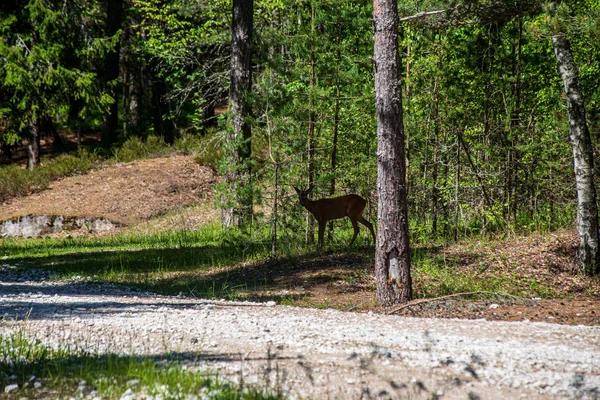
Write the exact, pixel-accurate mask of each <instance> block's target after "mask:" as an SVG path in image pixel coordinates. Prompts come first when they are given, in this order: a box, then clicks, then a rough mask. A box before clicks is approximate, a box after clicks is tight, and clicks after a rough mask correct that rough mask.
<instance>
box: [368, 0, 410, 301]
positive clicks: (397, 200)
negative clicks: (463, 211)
mask: <svg viewBox="0 0 600 400" xmlns="http://www.w3.org/2000/svg"><path fill="white" fill-rule="evenodd" d="M373 22H374V29H375V34H374V40H375V57H374V66H375V107H376V110H377V192H378V196H379V205H378V209H377V217H378V229H377V244H376V247H375V280H376V283H377V301H378V302H379V304H381V305H383V306H389V305H392V304H397V303H404V302H407V301H410V300H411V299H412V280H411V275H410V249H409V241H408V205H407V190H406V179H405V170H406V162H405V158H404V156H405V155H404V125H403V121H402V87H401V84H400V57H399V54H398V3H397V0H374V2H373Z"/></svg>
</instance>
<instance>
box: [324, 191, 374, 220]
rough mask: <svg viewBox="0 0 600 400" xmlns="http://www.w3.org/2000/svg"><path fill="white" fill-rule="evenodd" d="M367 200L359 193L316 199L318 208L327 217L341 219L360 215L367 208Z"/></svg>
mask: <svg viewBox="0 0 600 400" xmlns="http://www.w3.org/2000/svg"><path fill="white" fill-rule="evenodd" d="M366 204H367V201H366V200H365V199H363V198H362V197H360V196H359V195H357V194H349V195H346V196H340V197H334V198H331V199H321V200H317V201H315V206H316V208H317V210H318V211H319V212H320V213H322V214H323V215H326V216H327V219H339V218H344V217H347V216H349V217H354V216H358V215H360V214H361V213H362V211H363V210H364V209H365V206H366Z"/></svg>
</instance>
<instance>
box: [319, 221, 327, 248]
mask: <svg viewBox="0 0 600 400" xmlns="http://www.w3.org/2000/svg"><path fill="white" fill-rule="evenodd" d="M325 225H327V221H319V242H318V245H317V247H318V248H319V250H321V249H322V248H323V236H324V235H325Z"/></svg>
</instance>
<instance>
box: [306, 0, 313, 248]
mask: <svg viewBox="0 0 600 400" xmlns="http://www.w3.org/2000/svg"><path fill="white" fill-rule="evenodd" d="M310 15H311V20H310V21H311V22H310V27H311V28H310V35H311V43H310V81H309V84H308V87H309V93H308V143H307V147H308V148H307V155H308V187H309V188H311V187H314V186H315V100H314V89H315V7H314V6H313V7H312V9H311V14H310ZM314 238H315V219H314V218H313V216H312V214H311V213H306V244H307V245H308V244H313V243H314Z"/></svg>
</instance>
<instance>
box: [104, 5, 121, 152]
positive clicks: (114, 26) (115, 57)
mask: <svg viewBox="0 0 600 400" xmlns="http://www.w3.org/2000/svg"><path fill="white" fill-rule="evenodd" d="M122 16H123V0H106V34H107V35H108V36H114V35H116V34H117V32H118V31H119V29H121V22H122ZM119 59H120V43H119V42H117V45H116V47H115V49H114V50H113V51H111V52H109V53H108V54H107V55H106V57H105V61H104V62H105V65H104V81H105V83H106V84H108V83H109V82H113V81H115V80H117V79H119V72H120V71H119V68H120V63H119ZM111 92H112V96H113V98H114V102H113V103H112V104H111V105H110V110H109V113H108V115H106V119H105V121H104V125H103V127H102V144H103V145H105V146H110V145H112V144H113V143H114V142H115V141H116V140H117V132H118V130H119V101H118V93H119V90H117V89H116V88H114V89H112V90H111Z"/></svg>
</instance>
